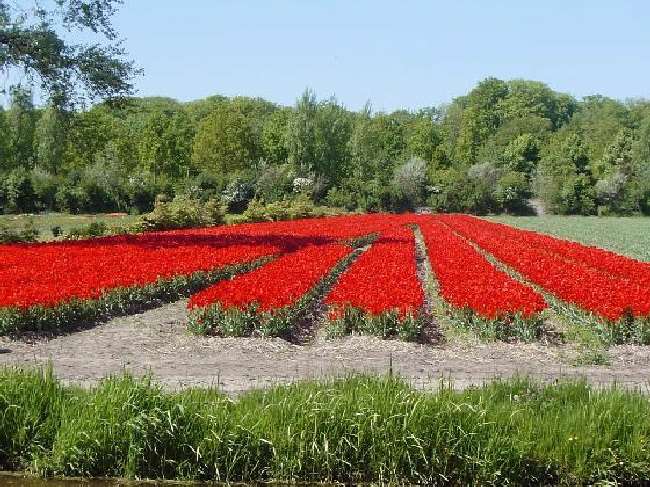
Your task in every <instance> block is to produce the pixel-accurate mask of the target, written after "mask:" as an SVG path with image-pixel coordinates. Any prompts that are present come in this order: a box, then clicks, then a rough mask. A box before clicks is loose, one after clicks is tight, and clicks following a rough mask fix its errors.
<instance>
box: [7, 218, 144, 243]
mask: <svg viewBox="0 0 650 487" xmlns="http://www.w3.org/2000/svg"><path fill="white" fill-rule="evenodd" d="M136 219H137V216H133V215H126V214H118V213H116V214H96V215H68V214H65V213H43V214H37V215H0V225H6V226H7V227H9V228H16V229H22V228H24V227H25V225H26V224H27V223H28V222H29V221H30V220H31V221H33V222H34V225H35V226H36V228H37V229H38V230H39V233H40V236H39V240H51V239H52V238H53V235H52V227H57V226H58V227H61V230H62V231H63V232H64V233H68V232H69V231H70V229H72V228H74V227H81V226H86V225H88V224H90V223H92V222H95V221H103V222H105V223H106V224H107V225H108V226H113V225H121V224H128V223H132V222H134V221H135V220H136Z"/></svg>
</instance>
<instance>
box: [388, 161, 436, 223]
mask: <svg viewBox="0 0 650 487" xmlns="http://www.w3.org/2000/svg"><path fill="white" fill-rule="evenodd" d="M426 183H427V164H426V162H425V161H424V160H422V159H420V158H418V157H412V158H411V159H409V160H408V161H406V162H405V163H404V164H402V165H401V166H398V167H397V168H396V169H395V172H394V174H393V179H392V181H391V186H392V189H393V194H394V201H395V203H396V204H397V205H398V206H399V207H400V208H396V209H410V210H412V209H414V208H415V207H416V206H419V205H421V204H422V202H423V201H424V198H425V196H426V195H425V188H426Z"/></svg>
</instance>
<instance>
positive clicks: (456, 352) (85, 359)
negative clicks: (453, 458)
mask: <svg viewBox="0 0 650 487" xmlns="http://www.w3.org/2000/svg"><path fill="white" fill-rule="evenodd" d="M185 304H186V301H179V302H177V303H173V304H168V305H165V306H162V307H160V308H156V309H153V310H149V311H146V312H143V313H140V314H137V315H133V316H126V317H118V318H114V319H112V320H110V321H108V322H106V323H104V324H100V325H98V326H95V327H93V328H90V329H86V330H82V331H77V332H74V333H71V334H68V335H63V336H59V337H55V338H51V339H46V338H36V339H32V340H27V339H22V340H15V339H10V338H6V337H0V366H1V365H22V366H25V365H41V364H47V363H48V362H51V363H52V364H53V366H54V369H55V373H56V374H57V376H58V377H59V378H61V379H62V380H64V381H65V382H67V383H76V384H82V385H91V384H93V383H95V382H96V381H97V380H99V379H101V378H102V377H105V376H107V375H110V374H120V373H122V372H123V371H125V370H126V371H129V372H131V373H133V374H137V375H140V374H146V373H151V374H152V375H153V376H154V377H155V378H156V380H158V381H159V382H160V383H162V384H163V385H164V386H165V387H167V388H169V389H178V388H183V387H191V386H216V385H217V384H218V386H219V387H220V388H221V389H222V390H223V391H225V392H227V393H238V392H241V391H244V390H247V389H251V388H258V387H266V386H269V385H273V384H279V383H287V382H291V381H295V380H300V379H308V378H322V377H332V376H342V375H346V374H350V373H353V372H371V373H388V369H389V363H390V360H391V356H392V362H393V370H394V372H395V373H396V374H400V375H402V376H403V377H405V378H407V379H408V380H410V381H411V382H412V383H413V384H414V385H415V386H416V387H419V388H428V389H431V388H436V387H438V385H439V383H440V379H441V378H444V379H448V380H451V381H453V384H454V386H455V387H457V388H463V387H467V386H469V385H473V384H481V383H483V382H485V381H488V380H491V379H494V378H497V377H510V376H513V375H517V374H518V375H528V376H532V377H535V378H539V379H542V380H545V381H554V380H556V379H561V378H567V377H584V378H586V379H587V380H589V381H590V382H591V383H593V384H595V385H605V384H611V383H613V382H616V383H619V384H621V385H624V386H627V387H638V388H642V389H643V390H644V391H650V387H649V385H650V347H639V346H616V347H612V348H611V349H610V350H609V357H610V364H609V365H607V366H589V367H574V366H572V365H571V362H572V360H573V358H572V357H573V356H574V351H573V350H572V349H571V347H570V346H568V345H562V346H558V345H544V344H507V343H493V344H465V345H459V344H454V345H452V344H446V345H441V346H431V345H418V344H412V343H404V342H400V341H396V340H381V339H377V338H371V337H349V338H344V339H337V340H328V339H325V338H321V337H318V338H316V340H315V341H313V342H312V343H310V344H307V345H294V344H290V343H288V342H285V341H284V340H281V339H267V338H264V339H262V338H255V339H249V338H205V337H196V336H192V335H189V334H188V333H187V332H186V330H185V325H184V323H185V319H186V311H185Z"/></svg>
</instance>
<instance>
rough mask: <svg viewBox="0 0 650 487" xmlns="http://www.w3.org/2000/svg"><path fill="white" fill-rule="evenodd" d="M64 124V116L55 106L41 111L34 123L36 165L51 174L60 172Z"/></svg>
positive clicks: (63, 143)
mask: <svg viewBox="0 0 650 487" xmlns="http://www.w3.org/2000/svg"><path fill="white" fill-rule="evenodd" d="M65 123H66V122H65V119H64V115H63V114H62V113H61V111H60V110H59V108H58V107H56V106H50V107H48V108H47V109H46V110H45V111H43V113H42V114H41V117H40V119H39V120H38V122H37V123H36V131H35V137H34V149H35V153H36V164H37V165H38V166H39V167H40V168H41V169H44V170H46V171H48V172H51V173H52V174H57V173H58V172H60V170H61V166H62V162H63V154H64V151H65V139H66V134H67V131H66V129H65Z"/></svg>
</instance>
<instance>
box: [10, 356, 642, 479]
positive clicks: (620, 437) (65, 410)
mask: <svg viewBox="0 0 650 487" xmlns="http://www.w3.org/2000/svg"><path fill="white" fill-rule="evenodd" d="M649 439H650V401H649V400H648V398H647V397H645V396H644V395H642V394H640V393H632V392H624V391H622V390H617V389H608V390H603V391H596V390H592V389H590V388H589V387H588V386H587V385H585V384H584V383H564V384H559V385H552V386H541V385H539V384H536V383H532V382H530V381H527V380H523V379H522V380H513V381H508V382H496V383H492V384H490V385H486V386H484V387H482V388H477V389H472V390H467V391H464V392H454V391H452V390H450V389H449V388H441V390H440V391H439V392H437V393H433V394H430V393H422V392H417V391H415V390H413V389H412V388H410V387H409V386H408V385H407V384H405V383H404V382H402V381H400V380H397V379H391V378H371V377H363V376H361V377H352V378H348V379H345V380H338V381H330V382H324V383H316V382H305V383H300V384H296V385H292V386H283V387H277V388H274V389H270V390H267V391H253V392H249V393H246V394H244V395H242V396H240V397H239V398H238V399H236V400H232V399H229V398H227V397H225V396H223V395H221V394H219V393H218V392H216V391H214V390H186V391H183V392H179V393H165V392H163V391H162V390H161V389H160V388H159V387H158V386H156V385H155V384H153V383H151V382H149V381H147V380H138V379H134V378H131V377H128V376H125V377H118V378H111V379H107V380H105V381H103V382H102V383H101V384H100V385H99V386H97V387H96V388H93V389H92V390H81V389H77V388H73V387H64V386H62V385H61V384H60V383H59V382H57V381H56V379H54V378H53V377H52V375H51V372H48V371H46V372H39V371H19V370H13V369H5V370H4V371H2V372H0V468H5V469H16V470H17V469H29V470H32V471H34V472H36V473H39V474H42V475H51V474H59V475H60V474H63V475H83V476H117V477H131V478H168V479H218V480H221V481H226V480H228V481H235V480H244V481H247V480H248V481H255V480H270V479H275V480H291V481H401V482H426V483H429V484H431V483H440V484H445V485H447V484H450V483H451V484H456V485H467V484H499V485H503V484H506V483H514V484H518V485H522V484H523V485H539V484H550V483H552V484H557V483H562V484H583V483H593V482H598V481H611V482H623V483H630V482H639V483H640V482H644V481H648V479H650V450H649V445H648V440H649Z"/></svg>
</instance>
